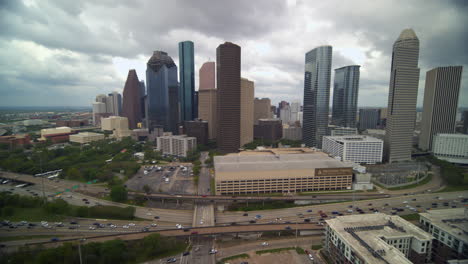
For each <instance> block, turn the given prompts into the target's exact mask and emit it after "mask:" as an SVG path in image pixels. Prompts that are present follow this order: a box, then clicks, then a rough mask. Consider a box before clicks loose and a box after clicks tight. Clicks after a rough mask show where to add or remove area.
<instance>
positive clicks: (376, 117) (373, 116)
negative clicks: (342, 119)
mask: <svg viewBox="0 0 468 264" xmlns="http://www.w3.org/2000/svg"><path fill="white" fill-rule="evenodd" d="M379 124H380V109H379V108H362V109H359V130H361V131H363V130H366V129H377V128H378V126H379Z"/></svg>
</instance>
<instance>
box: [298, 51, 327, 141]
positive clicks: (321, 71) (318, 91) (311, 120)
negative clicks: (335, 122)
mask: <svg viewBox="0 0 468 264" xmlns="http://www.w3.org/2000/svg"><path fill="white" fill-rule="evenodd" d="M331 63H332V47H331V46H321V47H317V48H315V49H313V50H311V51H309V52H307V53H306V55H305V75H304V104H303V124H302V138H303V141H304V143H305V145H306V146H308V147H318V148H321V147H322V146H321V145H322V137H323V136H326V135H327V129H328V112H329V101H330V78H331V77H330V76H331Z"/></svg>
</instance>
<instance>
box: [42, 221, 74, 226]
mask: <svg viewBox="0 0 468 264" xmlns="http://www.w3.org/2000/svg"><path fill="white" fill-rule="evenodd" d="M46 223H47V222H46ZM77 224H78V222H76V221H71V222H70V225H77Z"/></svg>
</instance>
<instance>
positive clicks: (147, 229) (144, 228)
mask: <svg viewBox="0 0 468 264" xmlns="http://www.w3.org/2000/svg"><path fill="white" fill-rule="evenodd" d="M141 231H142V232H148V231H149V228H148V227H143V228H142V229H141Z"/></svg>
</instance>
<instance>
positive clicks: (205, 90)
mask: <svg viewBox="0 0 468 264" xmlns="http://www.w3.org/2000/svg"><path fill="white" fill-rule="evenodd" d="M198 76H199V82H200V83H199V86H198V116H199V118H200V119H202V120H205V121H208V138H209V139H214V138H216V133H217V122H218V121H217V120H216V116H217V107H216V105H217V98H216V87H215V80H216V77H215V63H214V61H208V62H205V63H203V65H202V66H201V67H200V70H199V74H198Z"/></svg>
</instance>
